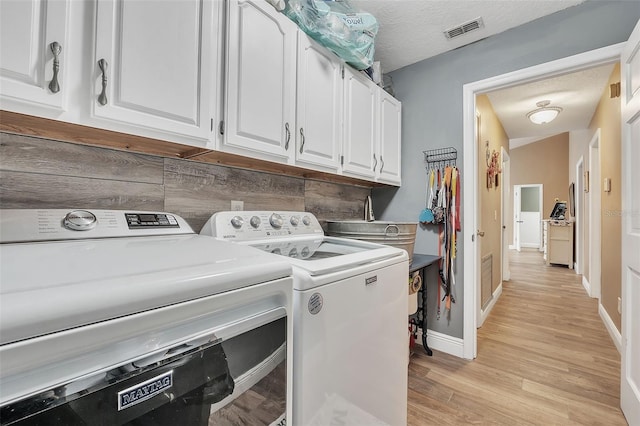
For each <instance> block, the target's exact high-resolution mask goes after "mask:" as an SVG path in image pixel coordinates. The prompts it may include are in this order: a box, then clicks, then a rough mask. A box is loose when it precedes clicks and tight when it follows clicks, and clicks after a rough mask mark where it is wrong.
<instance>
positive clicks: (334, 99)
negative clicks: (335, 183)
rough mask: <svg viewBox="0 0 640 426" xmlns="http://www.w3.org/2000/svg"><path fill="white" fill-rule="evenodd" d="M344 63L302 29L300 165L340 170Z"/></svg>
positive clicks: (298, 117) (299, 83)
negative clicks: (342, 74)
mask: <svg viewBox="0 0 640 426" xmlns="http://www.w3.org/2000/svg"><path fill="white" fill-rule="evenodd" d="M341 73H342V63H341V62H340V61H339V60H338V59H337V57H336V56H335V55H334V54H333V53H331V52H329V51H328V50H327V49H325V48H324V47H322V46H320V45H319V44H317V43H316V42H314V41H313V40H311V39H310V38H309V37H308V36H307V35H306V34H305V33H304V32H302V31H301V30H298V79H297V81H298V87H297V102H296V105H297V109H296V111H297V117H296V124H297V127H296V130H295V132H296V164H299V165H303V166H304V165H310V167H314V166H319V167H318V168H324V169H327V170H330V171H334V172H335V171H337V170H338V168H339V166H340V148H341V141H342V126H341V124H342V76H341Z"/></svg>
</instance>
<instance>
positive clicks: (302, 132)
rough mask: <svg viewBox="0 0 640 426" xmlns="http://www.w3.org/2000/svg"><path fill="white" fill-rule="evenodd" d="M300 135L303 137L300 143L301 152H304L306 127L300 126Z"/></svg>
mask: <svg viewBox="0 0 640 426" xmlns="http://www.w3.org/2000/svg"><path fill="white" fill-rule="evenodd" d="M300 137H301V138H302V139H301V143H300V154H302V150H303V149H304V129H303V128H302V127H300Z"/></svg>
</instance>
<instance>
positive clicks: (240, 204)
mask: <svg viewBox="0 0 640 426" xmlns="http://www.w3.org/2000/svg"><path fill="white" fill-rule="evenodd" d="M231 210H244V201H237V200H231Z"/></svg>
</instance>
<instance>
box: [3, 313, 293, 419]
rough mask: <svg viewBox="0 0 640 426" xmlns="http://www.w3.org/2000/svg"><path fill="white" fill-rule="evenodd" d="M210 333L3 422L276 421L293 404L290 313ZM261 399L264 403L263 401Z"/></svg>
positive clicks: (30, 404) (19, 408)
mask: <svg viewBox="0 0 640 426" xmlns="http://www.w3.org/2000/svg"><path fill="white" fill-rule="evenodd" d="M235 328H236V329H237V330H239V331H244V332H240V333H239V334H235V335H232V337H225V338H224V339H223V338H220V337H219V336H220V335H225V336H229V334H228V333H227V332H228V331H229V330H226V332H223V333H218V332H217V331H216V333H213V332H211V333H208V334H207V333H205V334H202V335H200V336H199V337H197V338H195V339H193V338H192V339H189V340H186V341H183V342H181V343H178V344H176V345H174V346H173V347H171V348H170V349H168V350H163V351H162V352H161V353H153V354H150V355H146V356H143V357H140V358H137V359H135V360H133V361H131V362H127V363H124V364H121V365H118V366H117V367H114V368H109V369H108V370H106V371H102V372H100V373H98V374H95V375H92V376H91V377H81V378H78V379H77V380H75V381H72V382H71V383H68V384H65V385H63V386H58V387H56V388H53V389H50V390H47V391H45V392H41V393H40V394H38V395H35V396H31V397H29V398H26V399H22V400H20V401H17V402H13V403H11V404H9V405H5V406H3V407H2V408H1V411H0V419H1V423H2V425H12V424H15V425H92V426H93V425H105V426H106V425H109V426H111V425H140V424H144V425H179V424H184V425H208V424H210V423H211V424H219V423H224V424H228V425H245V424H256V425H270V424H278V423H279V422H284V417H285V411H286V383H287V380H286V338H287V318H286V316H285V317H280V318H278V319H275V320H274V319H273V318H270V319H269V321H268V322H266V323H264V324H261V325H259V326H256V325H255V324H254V327H253V328H251V329H249V330H248V331H246V330H242V329H243V328H244V329H246V325H245V326H244V327H243V326H241V325H236V327H235ZM256 400H257V401H258V402H256Z"/></svg>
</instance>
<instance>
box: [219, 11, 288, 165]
mask: <svg viewBox="0 0 640 426" xmlns="http://www.w3.org/2000/svg"><path fill="white" fill-rule="evenodd" d="M227 24H228V34H227V37H228V44H227V71H226V78H227V84H226V87H227V93H226V105H227V107H226V111H225V114H226V119H225V126H224V127H225V135H224V140H223V143H222V147H221V148H222V149H223V150H224V151H230V152H237V153H240V154H245V155H247V154H249V155H251V156H254V157H258V158H263V159H267V160H275V161H285V162H293V158H294V156H293V150H294V135H293V132H294V131H295V88H296V74H295V67H296V63H295V58H296V32H297V27H296V25H295V24H294V23H293V22H292V21H291V20H289V19H288V18H287V17H286V16H285V15H283V14H281V13H279V12H277V11H276V10H275V9H274V8H273V6H271V5H270V4H269V3H267V2H265V1H262V0H237V1H236V0H232V1H230V2H229V14H228V21H227Z"/></svg>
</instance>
